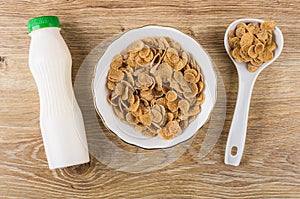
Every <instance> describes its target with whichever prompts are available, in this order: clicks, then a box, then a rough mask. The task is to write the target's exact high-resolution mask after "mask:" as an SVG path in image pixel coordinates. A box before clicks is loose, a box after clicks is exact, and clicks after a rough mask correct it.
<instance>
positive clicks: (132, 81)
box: [92, 26, 217, 149]
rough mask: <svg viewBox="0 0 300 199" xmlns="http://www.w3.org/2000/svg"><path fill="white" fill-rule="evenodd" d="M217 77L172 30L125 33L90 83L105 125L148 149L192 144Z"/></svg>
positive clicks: (192, 44) (191, 43)
mask: <svg viewBox="0 0 300 199" xmlns="http://www.w3.org/2000/svg"><path fill="white" fill-rule="evenodd" d="M216 85H217V80H216V75H215V72H214V69H213V63H212V61H211V59H210V57H209V55H208V54H207V53H206V52H205V51H204V49H203V48H202V47H201V46H200V45H199V44H198V43H197V42H196V41H195V40H194V39H193V38H191V37H189V36H188V35H185V34H184V33H182V32H180V31H178V30H177V29H174V28H170V27H161V26H146V27H142V28H138V29H134V30H130V31H128V32H126V33H124V34H123V35H121V36H120V37H119V38H118V39H116V40H115V41H114V42H112V44H111V45H110V46H109V47H108V48H107V49H106V51H105V52H104V54H103V55H102V57H101V58H100V59H99V61H98V63H97V65H96V68H95V72H94V79H93V82H92V90H93V94H94V103H95V108H96V110H97V113H98V114H99V116H100V118H101V119H102V121H103V123H104V125H105V126H106V127H107V128H108V129H109V130H110V131H112V132H113V133H115V134H116V135H117V136H119V137H120V138H121V139H122V140H123V141H125V142H127V143H130V144H133V145H136V146H139V147H142V148H147V149H153V148H167V147H171V146H174V145H176V144H178V143H181V142H183V141H185V140H188V139H189V138H191V137H192V136H193V135H195V133H196V132H197V130H198V129H200V128H201V127H202V126H203V125H204V124H205V122H206V121H207V120H208V119H209V116H210V113H211V111H212V109H213V107H214V104H215V101H216Z"/></svg>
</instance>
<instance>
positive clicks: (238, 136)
mask: <svg viewBox="0 0 300 199" xmlns="http://www.w3.org/2000/svg"><path fill="white" fill-rule="evenodd" d="M255 79H256V78H250V77H249V76H248V77H247V76H244V75H239V90H238V97H237V101H236V105H235V111H234V115H233V119H232V122H231V126H230V130H229V135H228V139H227V145H226V151H225V160H224V162H225V164H229V165H233V166H238V165H239V164H240V161H241V158H242V155H243V151H244V145H245V140H246V132H247V123H248V112H249V106H250V100H251V94H252V89H253V85H254V82H255Z"/></svg>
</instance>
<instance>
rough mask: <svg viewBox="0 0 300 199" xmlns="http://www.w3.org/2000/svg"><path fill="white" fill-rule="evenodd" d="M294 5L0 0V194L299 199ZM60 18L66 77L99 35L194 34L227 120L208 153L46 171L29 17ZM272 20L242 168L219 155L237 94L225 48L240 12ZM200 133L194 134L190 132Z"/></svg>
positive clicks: (297, 6) (299, 64) (284, 0)
mask: <svg viewBox="0 0 300 199" xmlns="http://www.w3.org/2000/svg"><path fill="white" fill-rule="evenodd" d="M299 10H300V2H299V1H292V0H271V1H260V0H254V1H232V0H229V1H217V0H214V1H200V0H198V1H187V0H183V1H179V0H175V1H172V2H165V1H159V0H152V1H133V0H125V1H120V2H117V1H104V0H102V1H93V0H86V1H85V0H64V1H63V0H59V1H28V0H20V1H14V0H2V1H1V2H0V22H1V23H0V28H1V29H0V38H1V42H0V56H1V64H0V96H1V98H0V144H1V145H0V150H1V153H0V197H3V198H142V197H144V198H193V197H199V198H300V145H299V142H300V75H299V73H300V55H299V52H300V18H299V14H300V12H299ZM39 15H57V16H58V17H59V18H60V21H61V24H62V35H63V37H64V38H65V41H66V43H67V44H68V46H69V48H70V51H71V53H72V56H73V70H72V74H73V81H74V79H75V76H76V74H77V72H78V70H79V67H80V65H81V63H82V61H83V60H84V58H85V57H86V56H87V55H88V53H89V52H90V51H91V50H92V49H93V48H94V47H95V46H96V45H97V44H99V43H100V42H101V41H103V40H105V39H107V38H109V37H111V36H113V35H117V34H121V33H122V32H125V31H127V30H130V29H132V28H137V27H141V26H144V25H147V24H157V25H163V26H172V27H175V28H177V29H179V30H180V31H182V32H184V33H186V34H188V35H191V36H193V37H194V38H195V39H196V40H197V41H198V42H199V43H201V45H202V46H203V47H204V48H205V49H206V50H207V52H208V53H209V54H210V56H211V57H212V59H213V61H214V62H215V64H216V66H217V68H218V70H219V71H220V73H221V77H222V79H223V81H224V85H225V89H226V94H227V106H226V107H227V113H226V121H225V124H224V128H223V131H222V134H221V136H220V138H219V140H218V142H217V143H216V145H215V147H214V148H213V150H212V151H211V152H210V153H209V154H208V155H207V156H206V157H205V158H204V160H203V161H200V162H199V161H196V160H195V159H194V158H193V156H192V155H191V151H190V150H189V149H188V150H186V152H185V153H184V154H183V155H182V156H180V157H179V158H178V159H177V160H176V161H175V162H173V163H172V164H170V165H168V166H167V167H164V168H162V169H159V170H156V171H150V172H141V173H136V174H134V173H128V172H124V171H116V170H115V169H113V168H110V167H108V166H106V165H105V164H103V163H102V162H100V161H98V160H97V159H96V158H95V157H93V156H91V162H90V163H88V164H84V165H80V166H73V167H69V168H65V169H57V170H54V171H51V170H49V169H48V166H47V161H46V156H45V151H44V146H43V142H42V137H41V133H40V128H39V97H38V92H37V87H36V84H35V82H34V79H33V77H32V75H31V73H30V71H29V67H28V47H29V44H30V37H29V36H28V34H27V21H28V20H29V19H30V18H32V17H36V16H39ZM250 17H251V18H261V19H264V20H274V21H276V23H277V24H278V26H279V27H280V28H281V30H282V32H283V34H284V38H285V44H284V49H283V52H282V54H281V56H280V57H279V58H278V59H277V60H276V61H275V62H274V63H273V64H272V65H271V66H270V67H268V68H267V69H265V70H264V71H263V72H262V73H261V75H260V76H259V77H258V79H257V82H256V84H255V88H254V90H253V95H252V101H251V107H250V113H249V124H248V134H247V140H246V147H245V152H244V156H243V159H242V163H241V165H240V166H239V167H233V166H227V165H225V164H224V163H223V162H224V152H225V145H226V140H227V135H228V131H229V127H230V123H231V119H232V115H233V111H234V106H235V101H236V97H237V88H238V84H237V72H236V70H235V67H234V66H233V64H232V62H231V61H230V59H229V58H228V56H227V54H226V52H225V50H224V47H223V36H224V32H225V29H226V27H227V25H229V24H230V23H231V22H232V21H233V20H236V19H238V18H250ZM196 139H197V138H196Z"/></svg>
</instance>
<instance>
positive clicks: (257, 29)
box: [228, 21, 277, 72]
mask: <svg viewBox="0 0 300 199" xmlns="http://www.w3.org/2000/svg"><path fill="white" fill-rule="evenodd" d="M275 27H276V24H275V22H273V21H265V22H263V23H261V24H259V23H254V22H251V23H247V24H246V23H243V22H241V23H239V24H237V26H236V29H235V30H230V32H229V34H228V43H229V46H230V48H231V55H232V57H233V58H234V59H235V60H236V61H237V62H244V63H246V64H247V69H248V70H249V71H250V72H255V71H256V70H257V69H258V68H259V66H261V65H262V64H263V63H264V62H267V61H270V60H272V59H273V57H274V50H275V49H276V47H277V45H276V43H275V41H274V37H273V30H274V29H275Z"/></svg>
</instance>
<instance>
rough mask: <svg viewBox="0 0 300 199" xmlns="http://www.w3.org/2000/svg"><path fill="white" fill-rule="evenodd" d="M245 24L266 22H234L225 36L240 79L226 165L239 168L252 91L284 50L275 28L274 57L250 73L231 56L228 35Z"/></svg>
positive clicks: (225, 42) (226, 45)
mask: <svg viewBox="0 0 300 199" xmlns="http://www.w3.org/2000/svg"><path fill="white" fill-rule="evenodd" d="M241 22H244V23H250V22H257V23H262V22H264V21H263V20H261V19H251V18H250V19H249V18H248V19H238V20H236V21H234V22H232V23H231V24H230V25H229V26H228V28H227V30H226V32H225V36H224V46H225V49H226V52H227V54H228V55H229V57H230V58H231V60H232V62H233V63H234V65H235V67H236V69H237V72H238V79H239V89H238V97H237V101H236V106H235V111H234V115H233V118H232V122H231V126H230V130H229V135H228V139H227V144H226V151H225V160H224V162H225V164H229V165H233V166H238V165H239V164H240V161H241V158H242V155H243V151H244V145H245V140H246V132H247V123H248V113H249V106H250V100H251V94H252V89H253V86H254V83H255V81H256V79H257V77H258V75H259V74H260V72H261V71H262V70H263V69H265V68H266V67H267V66H269V65H270V64H271V63H273V62H274V61H275V60H276V59H277V58H278V57H279V55H280V53H281V51H282V48H283V43H284V41H283V35H282V32H281V31H280V29H279V28H278V27H275V30H274V31H273V37H274V40H275V42H276V45H277V47H276V49H275V50H274V57H273V59H272V60H270V61H268V62H264V63H263V64H262V65H261V66H259V67H258V69H257V70H256V71H255V72H250V71H248V69H247V65H246V63H244V62H237V61H235V59H234V58H233V57H232V56H231V54H230V46H229V43H228V34H229V31H230V30H235V28H236V26H237V24H239V23H241Z"/></svg>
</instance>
